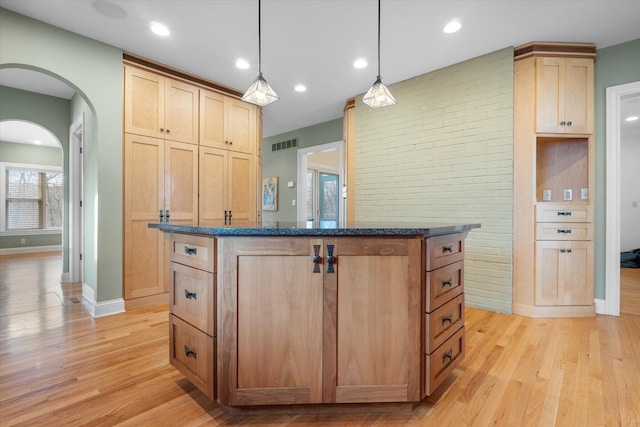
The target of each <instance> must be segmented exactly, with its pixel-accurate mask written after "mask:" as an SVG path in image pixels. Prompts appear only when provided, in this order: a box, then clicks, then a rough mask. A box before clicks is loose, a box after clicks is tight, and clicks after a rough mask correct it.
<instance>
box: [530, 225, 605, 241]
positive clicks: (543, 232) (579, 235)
mask: <svg viewBox="0 0 640 427" xmlns="http://www.w3.org/2000/svg"><path fill="white" fill-rule="evenodd" d="M536 240H593V223H590V222H539V223H537V224H536Z"/></svg>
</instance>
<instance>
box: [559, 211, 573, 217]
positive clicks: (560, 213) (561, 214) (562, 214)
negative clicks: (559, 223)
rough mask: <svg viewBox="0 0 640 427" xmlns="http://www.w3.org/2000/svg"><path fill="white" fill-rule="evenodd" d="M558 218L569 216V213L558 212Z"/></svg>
mask: <svg viewBox="0 0 640 427" xmlns="http://www.w3.org/2000/svg"><path fill="white" fill-rule="evenodd" d="M558 216H571V211H558Z"/></svg>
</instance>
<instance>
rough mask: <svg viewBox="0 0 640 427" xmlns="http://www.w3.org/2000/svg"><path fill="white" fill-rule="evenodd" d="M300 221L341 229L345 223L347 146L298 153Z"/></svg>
mask: <svg viewBox="0 0 640 427" xmlns="http://www.w3.org/2000/svg"><path fill="white" fill-rule="evenodd" d="M297 178H298V191H297V193H298V194H297V199H298V204H297V206H298V208H297V221H298V222H299V223H306V224H307V227H309V228H337V227H339V226H343V225H344V223H345V221H344V217H345V198H344V194H343V190H342V189H343V187H344V186H345V181H344V143H343V142H342V141H337V142H332V143H329V144H322V145H316V146H313V147H309V148H303V149H300V150H298V177H297Z"/></svg>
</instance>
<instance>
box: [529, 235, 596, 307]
mask: <svg viewBox="0 0 640 427" xmlns="http://www.w3.org/2000/svg"><path fill="white" fill-rule="evenodd" d="M592 266H593V242H588V241H574V242H567V241H538V242H536V305H540V306H544V305H591V304H593V267H592Z"/></svg>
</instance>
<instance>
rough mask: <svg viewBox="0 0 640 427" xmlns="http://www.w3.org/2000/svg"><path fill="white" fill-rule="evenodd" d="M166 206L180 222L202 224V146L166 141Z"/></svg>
mask: <svg viewBox="0 0 640 427" xmlns="http://www.w3.org/2000/svg"><path fill="white" fill-rule="evenodd" d="M164 191H165V209H168V210H169V214H170V222H171V223H172V224H176V225H197V224H198V146H197V145H193V144H185V143H180V142H173V141H166V143H165V181H164Z"/></svg>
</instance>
